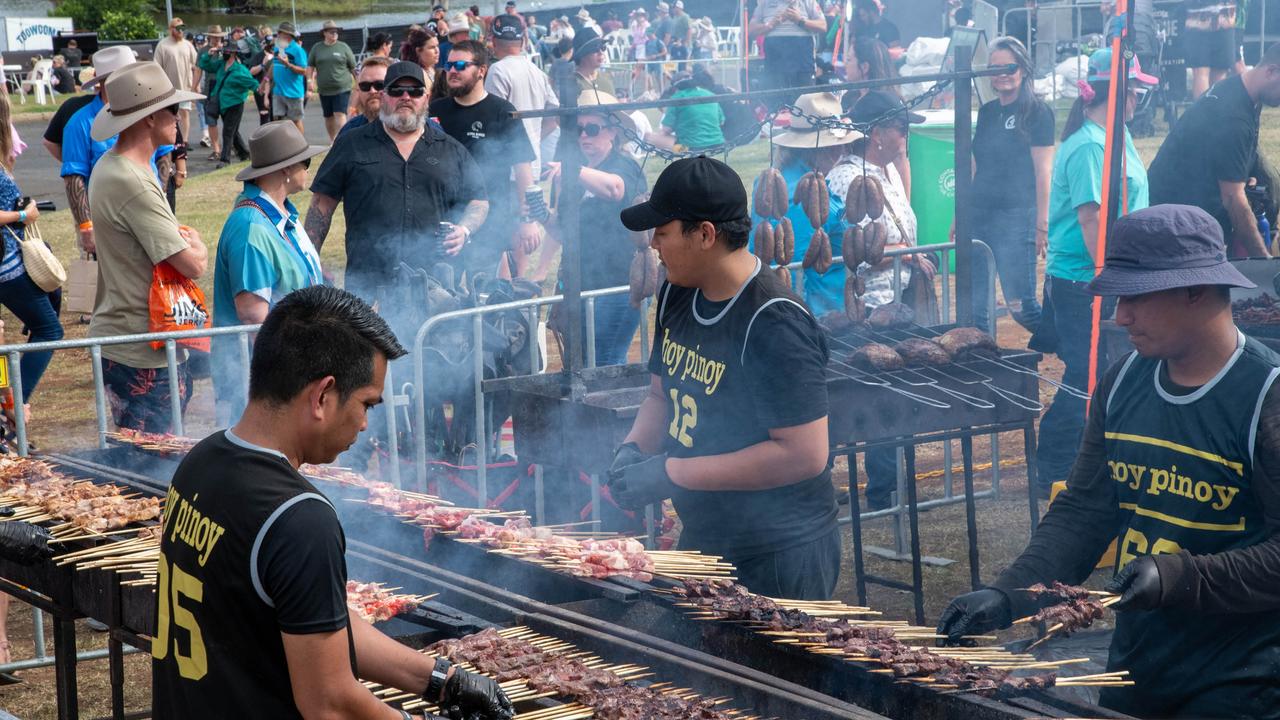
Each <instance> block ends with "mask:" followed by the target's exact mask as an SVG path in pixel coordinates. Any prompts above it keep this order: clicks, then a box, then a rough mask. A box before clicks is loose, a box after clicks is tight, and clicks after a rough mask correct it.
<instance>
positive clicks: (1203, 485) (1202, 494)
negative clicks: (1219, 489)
mask: <svg viewBox="0 0 1280 720" xmlns="http://www.w3.org/2000/svg"><path fill="white" fill-rule="evenodd" d="M1212 497H1213V486H1212V485H1210V484H1209V483H1207V482H1205V481H1203V480H1200V481H1198V482H1197V483H1196V500H1198V501H1200V502H1202V503H1203V502H1209V499H1210V498H1212Z"/></svg>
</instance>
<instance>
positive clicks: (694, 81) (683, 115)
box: [662, 73, 724, 150]
mask: <svg viewBox="0 0 1280 720" xmlns="http://www.w3.org/2000/svg"><path fill="white" fill-rule="evenodd" d="M704 77H705V80H711V77H710V76H709V75H706V74H705V73H703V74H701V75H699V74H695V75H694V76H693V77H691V78H687V79H685V80H682V81H680V82H678V83H676V85H675V90H676V91H675V92H674V93H672V95H671V99H672V100H680V99H682V98H691V97H711V96H712V95H714V94H715V93H713V92H711V90H710V89H708V88H707V87H706V86H705V85H704V84H702V83H700V82H699V79H700V78H704ZM704 82H705V81H704ZM723 127H724V109H723V108H721V107H720V103H711V102H709V103H699V104H697V105H682V106H681V105H677V106H676V107H673V108H668V109H667V112H666V114H664V115H663V116H662V133H663V134H664V135H666V136H667V138H670V137H671V136H674V137H675V143H676V144H677V145H683V146H684V147H686V148H688V149H690V150H702V149H705V148H713V147H717V146H719V145H723V144H724V130H723Z"/></svg>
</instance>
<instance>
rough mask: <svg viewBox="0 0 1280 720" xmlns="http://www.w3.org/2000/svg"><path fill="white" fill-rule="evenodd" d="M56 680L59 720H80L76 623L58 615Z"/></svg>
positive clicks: (55, 631) (54, 649) (55, 639)
mask: <svg viewBox="0 0 1280 720" xmlns="http://www.w3.org/2000/svg"><path fill="white" fill-rule="evenodd" d="M53 652H54V656H55V658H56V660H55V661H54V665H53V667H54V679H55V684H56V686H57V696H58V720H78V718H79V717H80V703H79V698H78V696H77V693H76V621H75V620H72V619H70V618H69V616H68V615H62V614H58V615H55V616H54V619H53Z"/></svg>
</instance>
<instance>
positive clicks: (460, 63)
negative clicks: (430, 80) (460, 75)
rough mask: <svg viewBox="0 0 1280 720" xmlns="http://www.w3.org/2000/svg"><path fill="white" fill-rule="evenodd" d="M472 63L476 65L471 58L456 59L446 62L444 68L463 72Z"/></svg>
mask: <svg viewBox="0 0 1280 720" xmlns="http://www.w3.org/2000/svg"><path fill="white" fill-rule="evenodd" d="M472 65H475V63H474V62H471V61H470V60H454V61H452V62H447V63H445V64H444V68H445V70H451V71H453V72H462V71H463V70H466V69H467V68H469V67H471V66H472Z"/></svg>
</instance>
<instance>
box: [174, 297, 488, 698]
mask: <svg viewBox="0 0 1280 720" xmlns="http://www.w3.org/2000/svg"><path fill="white" fill-rule="evenodd" d="M404 354H405V350H404V348H403V347H401V346H400V343H399V342H398V341H397V340H396V338H395V335H393V334H392V332H391V330H390V328H388V327H387V324H386V323H385V322H384V321H383V320H382V318H380V317H378V315H377V314H376V313H375V312H374V311H373V310H372V309H371V308H370V307H369V306H368V305H367V304H365V303H364V302H363V301H361V300H360V299H358V298H357V297H355V296H354V295H352V294H350V293H348V292H345V291H343V290H338V289H335V288H332V287H326V286H316V287H310V288H306V289H304V290H299V291H297V292H294V293H291V294H290V295H288V296H286V297H285V298H284V299H283V300H282V301H281V302H280V303H279V304H278V305H277V306H276V307H275V308H274V309H272V311H271V312H270V314H268V315H267V319H266V321H265V322H264V323H263V325H262V329H261V331H260V332H259V333H258V336H257V339H256V341H255V342H254V348H253V359H252V365H251V370H250V378H249V406H248V408H247V409H246V410H245V411H244V414H243V415H242V416H241V418H240V421H239V422H238V423H237V424H236V426H235V427H233V428H230V429H227V430H224V431H221V432H217V433H214V434H213V435H211V436H209V437H207V438H205V439H204V440H202V441H201V442H200V443H199V444H198V445H197V446H196V447H195V448H193V449H192V451H191V452H190V453H189V454H188V455H187V457H186V458H185V459H184V460H183V462H182V464H181V465H179V466H178V470H177V472H176V473H175V474H174V477H173V482H172V484H171V485H170V488H169V495H168V498H167V499H166V502H165V517H164V535H163V537H162V538H161V541H160V558H159V561H158V564H157V568H158V573H159V579H158V593H157V596H156V597H157V603H156V631H155V636H154V639H153V641H152V645H151V654H152V657H153V663H152V685H153V700H152V703H153V710H154V716H155V717H156V718H158V719H161V720H163V719H164V718H182V719H183V720H190V719H192V718H197V719H198V718H210V719H215V718H216V719H217V720H225V719H226V718H273V720H278V719H280V718H302V717H342V718H370V719H372V718H382V719H383V720H404V719H405V718H408V717H410V716H409V715H408V713H404V712H401V711H399V710H395V709H392V708H391V707H389V706H387V705H386V704H384V703H383V702H382V701H381V700H379V699H378V698H376V697H374V695H373V693H371V692H370V691H369V690H368V688H366V687H365V686H363V685H362V684H361V683H360V680H361V679H364V680H372V681H375V682H378V683H382V684H384V685H390V686H392V687H396V688H399V689H401V690H404V691H406V692H411V693H422V695H423V697H424V699H426V700H427V701H428V702H430V703H432V704H438V705H439V706H440V707H442V708H446V709H449V710H450V714H451V715H454V714H455V713H454V711H455V710H456V712H457V713H458V714H457V715H456V716H458V717H467V718H472V717H478V718H485V719H497V720H510V718H511V717H512V714H513V711H512V708H511V703H510V701H509V700H508V699H507V698H506V696H505V695H504V694H503V693H502V691H501V690H500V689H499V688H498V685H497V683H496V682H494V681H493V680H490V679H488V678H485V677H481V676H478V675H472V674H470V673H467V672H465V671H463V670H459V669H457V668H454V667H451V666H450V664H449V663H448V662H447V661H445V660H434V661H433V660H432V659H431V658H429V657H427V656H425V655H422V654H420V653H417V652H414V651H413V650H411V649H409V648H408V647H405V646H403V645H401V644H400V643H398V642H396V641H394V640H392V639H390V638H388V637H387V636H385V635H383V634H382V633H380V632H378V631H377V630H375V629H373V626H372V625H370V624H369V623H367V622H365V621H364V620H361V619H360V618H358V617H356V616H354V615H352V614H351V612H350V611H349V610H348V609H347V605H346V581H347V576H346V564H345V559H344V554H345V551H346V540H345V537H344V536H343V532H342V526H341V525H340V524H339V523H338V517H337V515H336V514H335V512H334V509H333V506H332V505H330V504H329V501H328V500H327V499H325V497H324V496H323V495H321V494H320V493H319V492H318V491H317V490H316V489H315V488H314V487H313V486H312V485H311V483H310V482H308V481H307V480H306V479H305V478H304V477H303V476H302V475H300V474H299V473H298V467H299V466H300V465H301V464H302V463H315V464H326V463H330V462H332V461H333V459H334V458H335V457H337V455H338V453H340V452H342V451H343V450H345V449H346V448H347V447H349V446H350V445H351V443H352V442H354V441H355V438H356V435H358V434H359V433H360V431H361V430H363V429H364V427H365V416H366V413H367V412H368V410H369V408H371V407H373V406H375V405H377V404H378V403H380V402H381V401H382V388H383V382H384V380H385V377H386V372H387V363H388V361H390V360H394V359H395V358H398V357H401V356H403V355H404ZM357 668H359V673H360V675H359V678H357V676H356V672H357Z"/></svg>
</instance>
